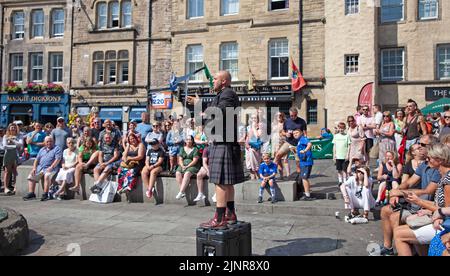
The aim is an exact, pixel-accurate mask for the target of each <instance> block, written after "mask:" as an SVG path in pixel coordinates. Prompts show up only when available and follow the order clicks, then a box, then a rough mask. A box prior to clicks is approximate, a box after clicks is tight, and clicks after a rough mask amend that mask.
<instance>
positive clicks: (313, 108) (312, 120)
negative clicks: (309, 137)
mask: <svg viewBox="0 0 450 276" xmlns="http://www.w3.org/2000/svg"><path fill="white" fill-rule="evenodd" d="M306 104H307V110H308V114H307V118H306V119H307V121H308V124H309V125H317V100H310V101H308V102H307V103H306Z"/></svg>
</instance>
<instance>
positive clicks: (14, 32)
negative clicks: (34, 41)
mask: <svg viewBox="0 0 450 276" xmlns="http://www.w3.org/2000/svg"><path fill="white" fill-rule="evenodd" d="M19 14H22V23H21V24H17V22H16V21H17V15H19ZM18 26H22V30H21V31H17V29H18V28H17V27H18ZM12 28H13V30H12V35H13V37H12V39H13V40H21V39H24V38H25V12H24V11H22V10H19V11H14V12H13V13H12ZM18 34H20V35H19V37H17V36H18Z"/></svg>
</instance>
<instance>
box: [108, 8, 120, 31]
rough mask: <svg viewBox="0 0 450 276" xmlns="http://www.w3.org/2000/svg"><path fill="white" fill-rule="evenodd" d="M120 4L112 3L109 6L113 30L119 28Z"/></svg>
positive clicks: (110, 22) (110, 24)
mask: <svg viewBox="0 0 450 276" xmlns="http://www.w3.org/2000/svg"><path fill="white" fill-rule="evenodd" d="M119 7H120V6H119V2H111V3H110V4H109V26H110V27H111V28H118V27H119V19H120V13H119V11H120V8H119Z"/></svg>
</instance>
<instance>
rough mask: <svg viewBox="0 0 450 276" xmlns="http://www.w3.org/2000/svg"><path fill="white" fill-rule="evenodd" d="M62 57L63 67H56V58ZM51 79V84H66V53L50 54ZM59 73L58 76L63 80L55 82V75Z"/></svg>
mask: <svg viewBox="0 0 450 276" xmlns="http://www.w3.org/2000/svg"><path fill="white" fill-rule="evenodd" d="M56 57H61V66H54V64H53V61H54V58H56ZM48 67H49V79H50V83H63V82H64V53H63V52H51V53H49V66H48ZM55 71H56V72H57V73H56V74H57V75H60V76H61V80H55V79H54V78H53V73H54V72H55Z"/></svg>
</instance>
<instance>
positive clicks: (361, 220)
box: [350, 216, 369, 224]
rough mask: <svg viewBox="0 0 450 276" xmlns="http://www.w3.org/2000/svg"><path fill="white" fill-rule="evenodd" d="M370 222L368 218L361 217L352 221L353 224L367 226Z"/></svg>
mask: <svg viewBox="0 0 450 276" xmlns="http://www.w3.org/2000/svg"><path fill="white" fill-rule="evenodd" d="M368 222H369V220H368V219H367V218H365V217H361V216H358V217H354V218H352V219H350V223H351V224H366V223H368Z"/></svg>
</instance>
